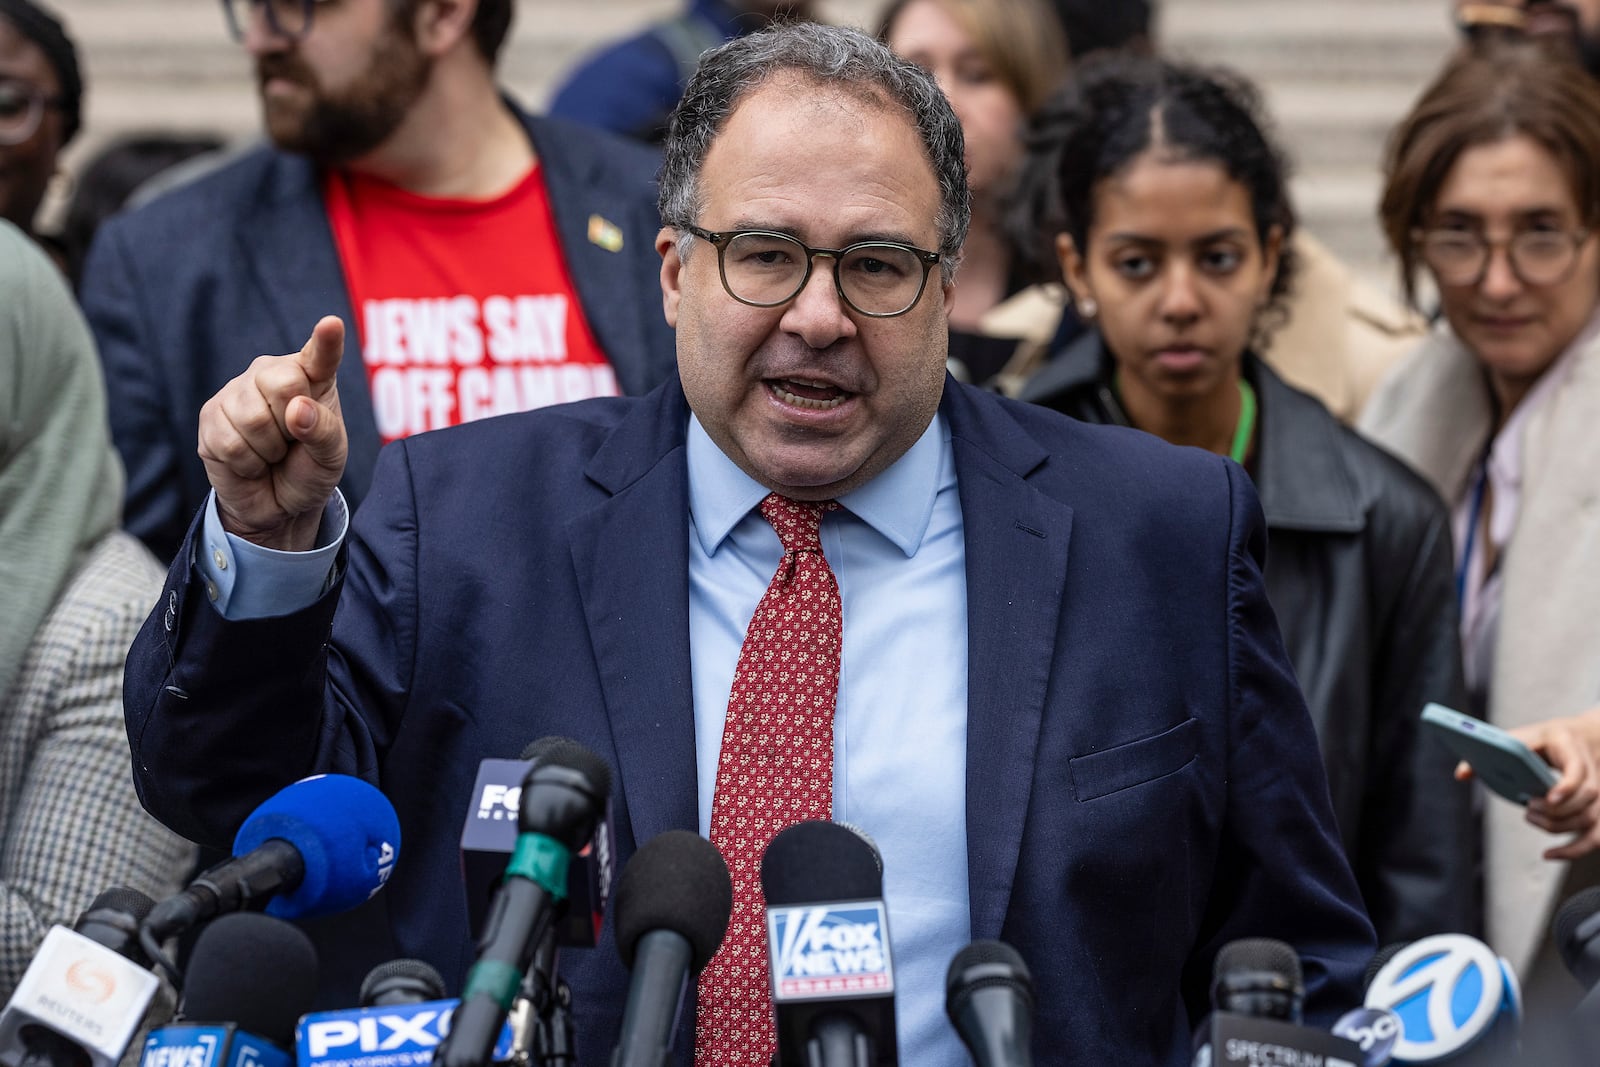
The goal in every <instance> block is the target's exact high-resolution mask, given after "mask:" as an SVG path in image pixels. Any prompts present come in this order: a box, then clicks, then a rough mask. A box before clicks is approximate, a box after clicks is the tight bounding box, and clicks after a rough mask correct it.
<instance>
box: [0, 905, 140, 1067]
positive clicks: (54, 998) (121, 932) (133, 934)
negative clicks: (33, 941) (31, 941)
mask: <svg viewBox="0 0 1600 1067" xmlns="http://www.w3.org/2000/svg"><path fill="white" fill-rule="evenodd" d="M153 903H154V902H153V901H152V900H151V899H150V898H149V897H147V896H145V895H144V894H143V893H140V892H139V891H138V890H135V889H128V888H125V887H117V888H114V889H108V890H106V891H105V892H104V893H101V894H100V895H99V896H98V897H96V898H95V899H94V901H93V903H91V904H90V905H89V907H88V909H87V910H86V911H84V913H83V914H82V915H80V916H79V917H78V921H77V922H76V923H74V924H73V927H72V929H70V930H69V929H68V928H67V927H65V926H59V925H58V926H53V927H51V929H50V931H49V932H48V933H47V934H46V935H45V938H44V940H43V941H42V942H40V945H39V948H38V950H37V951H36V952H35V953H34V957H33V960H32V961H31V962H30V963H29V964H28V969H27V971H26V972H24V973H23V976H22V979H21V981H19V982H18V983H17V988H16V989H15V991H14V992H13V993H12V996H11V1000H10V1001H9V1002H8V1003H7V1004H6V1006H5V1011H4V1012H3V1013H0V1064H4V1065H5V1067H19V1065H21V1067H113V1065H115V1064H116V1063H117V1061H118V1060H119V1059H120V1058H121V1057H122V1054H123V1052H124V1051H125V1050H126V1049H127V1047H128V1043H129V1042H130V1041H132V1039H133V1035H134V1034H135V1032H136V1031H137V1030H138V1029H139V1026H140V1025H141V1024H142V1023H143V1022H144V1020H145V1016H146V1013H147V1011H148V1010H149V1008H150V1005H151V1003H152V1002H153V1001H154V1000H155V997H156V994H157V993H158V992H159V987H160V982H159V981H158V980H157V978H156V976H155V975H153V974H151V973H150V972H149V971H148V970H147V969H146V968H147V967H148V966H149V960H147V959H146V958H145V957H144V954H143V952H142V951H141V950H140V948H139V944H138V929H139V924H140V922H141V921H143V919H144V917H145V916H146V915H147V914H148V913H149V911H150V908H151V907H152V905H153Z"/></svg>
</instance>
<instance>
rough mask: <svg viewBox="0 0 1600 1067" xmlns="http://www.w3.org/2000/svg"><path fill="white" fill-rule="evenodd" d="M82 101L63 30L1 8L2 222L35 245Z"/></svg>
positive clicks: (73, 54)
mask: <svg viewBox="0 0 1600 1067" xmlns="http://www.w3.org/2000/svg"><path fill="white" fill-rule="evenodd" d="M82 101H83V82H82V80H81V78H80V76H79V73H78V53H77V49H76V48H74V47H73V44H72V40H71V39H70V38H69V37H68V36H67V34H66V31H65V30H64V29H63V28H62V26H61V22H60V21H59V20H58V19H57V18H55V16H53V15H51V14H50V13H49V12H48V11H46V10H45V9H44V8H42V7H40V6H39V5H38V4H35V3H33V2H32V0H0V219H5V220H6V221H8V222H10V223H12V224H13V225H14V226H16V227H17V228H19V229H21V230H22V231H23V232H24V233H26V234H28V235H29V236H32V237H35V239H37V234H35V233H34V229H33V224H34V217H35V216H36V215H37V214H38V212H39V205H40V204H41V203H42V202H43V201H44V196H45V190H46V189H48V188H49V185H50V179H51V178H53V177H54V176H55V173H56V170H57V161H58V158H59V156H60V154H61V150H62V149H63V148H65V147H66V145H67V142H69V141H71V140H72V138H73V136H74V135H75V134H76V133H77V132H78V123H79V117H80V116H79V111H80V108H81V106H82Z"/></svg>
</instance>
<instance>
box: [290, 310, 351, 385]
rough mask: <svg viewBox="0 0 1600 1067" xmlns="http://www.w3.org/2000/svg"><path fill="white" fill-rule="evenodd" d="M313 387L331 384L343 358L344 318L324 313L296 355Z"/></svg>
mask: <svg viewBox="0 0 1600 1067" xmlns="http://www.w3.org/2000/svg"><path fill="white" fill-rule="evenodd" d="M296 358H297V359H298V360H299V362H300V367H301V369H303V370H304V371H305V372H306V378H307V379H309V380H310V382H311V384H312V386H313V387H317V388H319V389H320V388H321V387H326V386H330V385H332V384H333V382H334V381H335V379H336V378H337V376H338V373H339V361H340V360H341V359H343V358H344V320H342V319H340V318H339V317H338V316H337V315H324V316H323V317H322V318H321V319H320V320H318V322H317V325H316V326H315V327H313V328H312V330H311V337H310V339H309V340H307V341H306V344H305V347H304V348H302V349H301V350H300V354H299V356H298V357H296Z"/></svg>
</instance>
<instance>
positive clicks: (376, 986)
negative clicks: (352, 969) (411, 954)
mask: <svg viewBox="0 0 1600 1067" xmlns="http://www.w3.org/2000/svg"><path fill="white" fill-rule="evenodd" d="M444 997H445V987H444V978H443V977H442V976H441V975H440V974H439V972H438V971H436V970H434V968H433V965H432V964H429V963H427V962H425V961H423V960H390V961H389V962H388V963H380V964H378V965H377V966H376V967H374V968H372V970H370V971H368V972H367V976H366V977H365V978H363V979H362V980H361V1006H362V1007H363V1008H387V1007H390V1006H391V1005H397V1004H425V1003H427V1002H428V1001H430V1000H443V999H444Z"/></svg>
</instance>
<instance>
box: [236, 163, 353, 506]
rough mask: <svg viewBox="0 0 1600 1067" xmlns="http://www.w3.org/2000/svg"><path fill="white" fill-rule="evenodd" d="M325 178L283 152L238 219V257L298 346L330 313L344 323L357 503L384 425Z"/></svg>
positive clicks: (344, 398) (342, 379)
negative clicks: (326, 204)
mask: <svg viewBox="0 0 1600 1067" xmlns="http://www.w3.org/2000/svg"><path fill="white" fill-rule="evenodd" d="M319 180H320V179H319V176H318V173H317V171H316V168H315V167H313V166H312V165H311V163H310V162H309V161H307V160H305V159H302V158H300V157H298V156H290V155H283V154H279V155H278V156H277V159H276V165H275V166H274V167H273V168H272V169H271V170H270V171H269V172H268V177H267V179H266V181H265V182H264V183H263V186H262V195H261V196H260V197H259V198H258V199H257V200H256V201H255V202H254V204H253V205H252V206H251V208H250V210H248V211H247V212H246V213H245V214H244V216H243V217H242V218H241V219H240V222H239V227H238V252H239V257H240V260H241V261H242V262H243V263H244V264H245V265H246V267H247V269H248V273H249V274H250V276H251V278H252V279H253V281H254V283H255V285H256V287H257V288H258V289H259V291H260V293H261V302H262V305H263V306H264V307H266V308H268V309H269V310H270V313H271V315H272V316H273V319H274V323H275V325H276V326H277V329H278V331H279V332H280V333H281V335H282V336H283V337H285V338H288V339H289V340H288V341H287V343H288V344H291V345H293V346H294V347H295V348H298V347H299V346H300V345H303V344H304V343H305V342H306V339H307V338H309V337H310V336H311V328H312V327H313V326H315V325H316V324H317V320H318V319H320V318H322V316H324V315H337V316H339V317H340V318H341V319H343V320H344V324H345V349H344V362H342V363H340V364H339V404H340V407H341V409H342V410H343V412H344V420H345V429H346V430H347V432H348V434H349V438H350V456H349V459H348V461H347V462H346V464H345V484H346V486H349V487H353V488H354V489H355V492H356V495H357V497H358V498H359V497H362V496H365V495H366V489H367V485H368V483H369V482H370V481H371V477H372V468H373V466H374V465H375V464H376V463H377V460H378V426H377V422H376V420H375V419H374V418H373V414H372V393H371V391H370V390H369V389H368V387H367V368H366V364H365V362H364V361H363V360H362V358H361V333H360V323H359V322H357V320H356V316H355V309H354V308H353V307H352V306H351V304H350V291H349V289H347V288H346V286H345V282H344V271H343V269H342V268H341V267H340V264H339V254H338V251H337V249H336V248H335V247H334V243H333V231H332V230H331V229H330V228H329V226H328V216H327V212H326V211H325V210H324V209H323V205H322V190H321V188H319V185H318V183H319ZM285 351H292V349H285ZM260 354H261V353H248V354H247V356H250V357H253V356H256V355H260ZM271 354H273V355H279V354H281V353H271Z"/></svg>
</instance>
